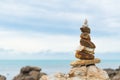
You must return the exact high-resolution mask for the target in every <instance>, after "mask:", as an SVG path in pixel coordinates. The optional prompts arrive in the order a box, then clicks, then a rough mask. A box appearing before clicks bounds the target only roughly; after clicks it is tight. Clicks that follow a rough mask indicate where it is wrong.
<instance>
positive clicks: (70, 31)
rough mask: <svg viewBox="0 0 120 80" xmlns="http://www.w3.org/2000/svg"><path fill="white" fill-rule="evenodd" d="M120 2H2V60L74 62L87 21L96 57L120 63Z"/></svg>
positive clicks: (82, 0)
mask: <svg viewBox="0 0 120 80" xmlns="http://www.w3.org/2000/svg"><path fill="white" fill-rule="evenodd" d="M119 3H120V0H0V59H75V57H74V55H75V50H76V48H77V46H79V40H80V37H79V36H80V34H81V32H80V30H79V29H80V27H81V26H82V25H83V23H84V20H85V19H87V20H88V25H89V27H90V28H91V38H92V42H94V43H95V45H96V49H95V56H96V57H98V58H101V59H120V54H119V53H120V47H119V46H120V42H119V40H120V36H119V35H120V10H119V9H120V5H119Z"/></svg>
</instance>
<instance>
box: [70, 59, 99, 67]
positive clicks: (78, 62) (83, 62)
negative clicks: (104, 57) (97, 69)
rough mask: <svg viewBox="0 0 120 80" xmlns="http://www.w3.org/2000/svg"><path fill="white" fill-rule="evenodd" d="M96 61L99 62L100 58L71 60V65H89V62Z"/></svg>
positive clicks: (94, 62) (93, 62)
mask: <svg viewBox="0 0 120 80" xmlns="http://www.w3.org/2000/svg"><path fill="white" fill-rule="evenodd" d="M96 63H100V59H98V58H95V59H93V60H76V61H73V62H71V64H70V65H71V66H82V65H86V66H87V65H90V64H96Z"/></svg>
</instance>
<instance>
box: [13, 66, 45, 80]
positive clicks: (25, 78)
mask: <svg viewBox="0 0 120 80" xmlns="http://www.w3.org/2000/svg"><path fill="white" fill-rule="evenodd" d="M40 71H41V68H39V67H31V66H26V67H23V68H21V70H20V74H19V75H17V76H15V77H14V79H13V80H39V79H40V78H41V77H42V76H43V75H46V74H45V73H42V72H40Z"/></svg>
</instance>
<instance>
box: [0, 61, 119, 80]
mask: <svg viewBox="0 0 120 80" xmlns="http://www.w3.org/2000/svg"><path fill="white" fill-rule="evenodd" d="M71 61H72V60H0V74H2V75H5V76H7V80H12V78H13V77H14V76H15V75H17V74H19V71H20V68H21V67H24V66H28V65H29V66H38V67H40V68H42V71H43V72H46V73H47V74H53V73H56V72H63V73H67V72H68V71H69V69H70V68H71V66H70V65H69V64H70V62H71ZM97 66H98V67H100V68H117V67H118V66H120V60H102V61H101V63H100V64H97Z"/></svg>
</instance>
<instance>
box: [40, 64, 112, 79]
mask: <svg viewBox="0 0 120 80" xmlns="http://www.w3.org/2000/svg"><path fill="white" fill-rule="evenodd" d="M40 80H110V79H109V76H108V74H107V72H106V71H104V70H102V69H100V68H98V67H96V66H95V65H90V66H77V67H73V68H71V70H70V72H69V73H68V74H63V73H57V74H55V75H52V76H47V75H45V76H42V78H41V79H40Z"/></svg>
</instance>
